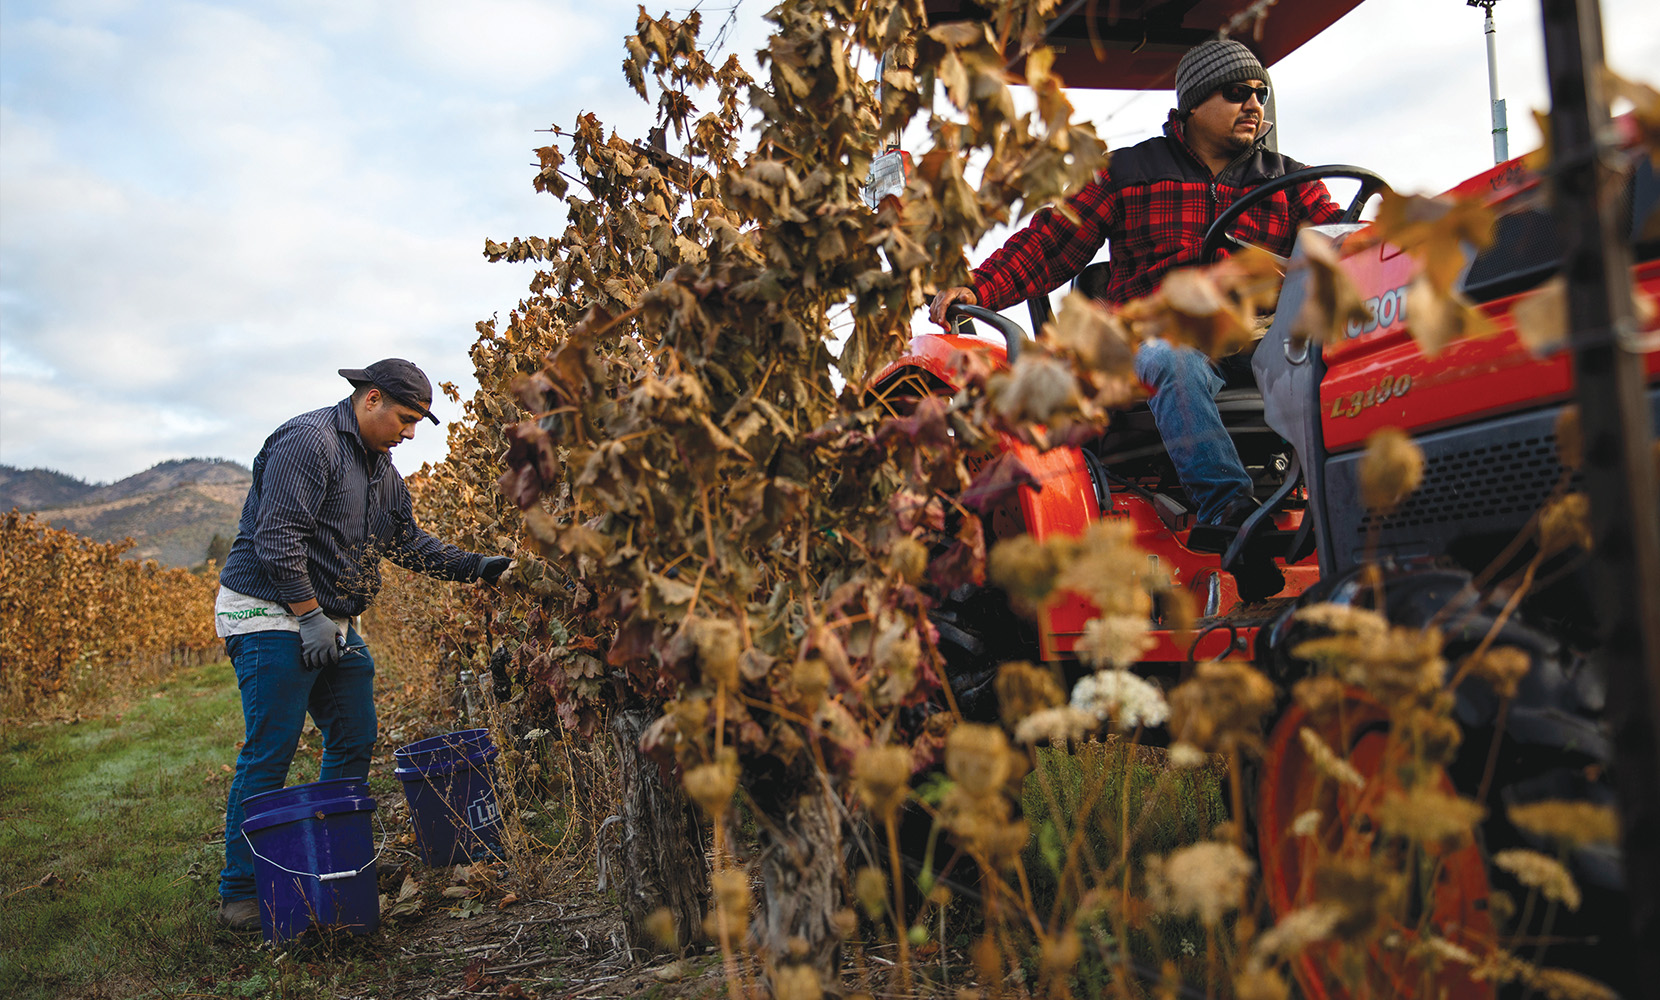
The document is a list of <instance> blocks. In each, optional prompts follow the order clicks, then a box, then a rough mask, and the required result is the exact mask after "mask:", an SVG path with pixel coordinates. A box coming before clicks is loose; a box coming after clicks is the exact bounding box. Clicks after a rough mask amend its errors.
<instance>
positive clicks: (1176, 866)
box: [1146, 840, 1254, 927]
mask: <svg viewBox="0 0 1660 1000" xmlns="http://www.w3.org/2000/svg"><path fill="white" fill-rule="evenodd" d="M1146 865H1147V886H1148V891H1147V901H1148V902H1149V903H1151V904H1152V905H1153V906H1154V907H1155V908H1156V909H1159V910H1163V911H1164V912H1167V913H1171V914H1174V915H1176V916H1179V917H1186V916H1193V917H1198V918H1199V920H1200V921H1201V922H1203V923H1204V924H1205V925H1206V926H1208V927H1215V926H1216V925H1217V924H1219V923H1221V921H1222V917H1223V916H1224V915H1226V914H1228V913H1230V912H1232V911H1233V910H1235V909H1238V908H1239V905H1240V903H1241V902H1242V901H1243V899H1244V897H1245V884H1246V880H1247V879H1249V878H1250V877H1251V872H1252V870H1253V867H1254V866H1253V865H1252V864H1251V860H1250V859H1249V858H1247V857H1246V856H1245V852H1244V851H1241V850H1240V849H1239V847H1238V846H1237V845H1235V844H1232V843H1221V842H1219V841H1214V840H1212V841H1205V842H1204V843H1199V844H1194V845H1192V846H1191V847H1183V848H1179V849H1178V850H1175V851H1172V852H1170V854H1169V856H1167V857H1162V858H1161V857H1159V856H1158V855H1149V856H1148V858H1147V862H1146Z"/></svg>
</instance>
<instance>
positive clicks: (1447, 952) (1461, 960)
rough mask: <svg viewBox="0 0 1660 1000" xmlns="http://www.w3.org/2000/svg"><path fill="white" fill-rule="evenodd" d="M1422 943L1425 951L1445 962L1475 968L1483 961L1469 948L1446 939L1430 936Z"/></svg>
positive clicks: (1421, 941) (1422, 940)
mask: <svg viewBox="0 0 1660 1000" xmlns="http://www.w3.org/2000/svg"><path fill="white" fill-rule="evenodd" d="M1420 943H1421V944H1422V945H1423V947H1424V950H1425V951H1427V952H1429V953H1430V954H1431V955H1434V956H1435V957H1436V958H1438V959H1440V960H1442V961H1444V962H1457V963H1458V964H1460V965H1468V966H1471V967H1472V968H1473V967H1474V966H1475V965H1476V964H1477V963H1479V962H1480V961H1481V959H1479V958H1477V957H1476V956H1475V953H1474V952H1472V951H1470V950H1469V949H1468V948H1464V947H1461V946H1459V945H1456V944H1453V943H1452V942H1451V941H1448V940H1447V939H1446V938H1440V937H1434V936H1430V937H1425V938H1422V939H1420Z"/></svg>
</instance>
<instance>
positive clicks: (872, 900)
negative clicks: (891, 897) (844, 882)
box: [853, 868, 888, 920]
mask: <svg viewBox="0 0 1660 1000" xmlns="http://www.w3.org/2000/svg"><path fill="white" fill-rule="evenodd" d="M853 895H854V897H855V898H857V899H858V900H859V905H860V906H862V907H864V908H865V916H867V917H869V918H870V919H872V920H876V919H879V918H880V917H881V916H882V914H884V913H886V912H887V909H888V877H887V876H886V875H884V874H882V870H881V869H880V868H861V869H859V872H858V874H857V875H854V876H853Z"/></svg>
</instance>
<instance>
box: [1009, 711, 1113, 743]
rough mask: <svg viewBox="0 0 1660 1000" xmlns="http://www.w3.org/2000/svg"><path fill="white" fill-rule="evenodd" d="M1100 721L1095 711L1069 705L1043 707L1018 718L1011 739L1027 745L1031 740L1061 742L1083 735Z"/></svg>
mask: <svg viewBox="0 0 1660 1000" xmlns="http://www.w3.org/2000/svg"><path fill="white" fill-rule="evenodd" d="M1100 725H1101V720H1100V719H1098V718H1096V716H1095V713H1093V712H1084V711H1080V710H1079V709H1076V708H1073V707H1072V706H1071V705H1062V706H1061V707H1059V708H1045V709H1040V710H1038V711H1036V712H1033V713H1032V714H1031V715H1028V716H1026V717H1025V718H1024V719H1021V720H1020V723H1019V725H1017V726H1015V727H1014V741H1015V742H1016V743H1023V744H1026V745H1028V746H1029V745H1031V744H1033V743H1053V744H1056V745H1059V746H1064V745H1066V744H1067V743H1074V742H1077V741H1079V740H1081V739H1083V738H1084V737H1085V736H1088V735H1089V734H1090V733H1093V732H1095V730H1096V729H1097V728H1099V727H1100Z"/></svg>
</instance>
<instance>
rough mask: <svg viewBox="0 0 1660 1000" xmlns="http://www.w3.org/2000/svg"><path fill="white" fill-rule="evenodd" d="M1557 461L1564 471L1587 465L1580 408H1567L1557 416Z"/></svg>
mask: <svg viewBox="0 0 1660 1000" xmlns="http://www.w3.org/2000/svg"><path fill="white" fill-rule="evenodd" d="M1556 460H1557V461H1559V462H1561V463H1562V467H1563V468H1564V469H1577V468H1579V467H1580V466H1581V465H1584V464H1585V438H1584V436H1583V435H1582V434H1581V433H1580V430H1579V407H1577V406H1565V407H1563V408H1562V412H1561V413H1559V414H1557V416H1556Z"/></svg>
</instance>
